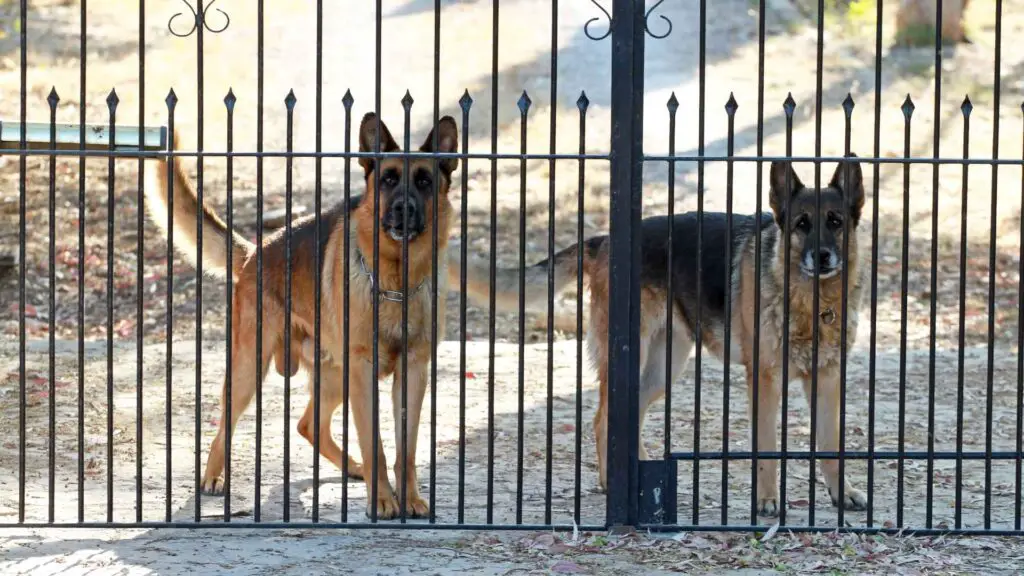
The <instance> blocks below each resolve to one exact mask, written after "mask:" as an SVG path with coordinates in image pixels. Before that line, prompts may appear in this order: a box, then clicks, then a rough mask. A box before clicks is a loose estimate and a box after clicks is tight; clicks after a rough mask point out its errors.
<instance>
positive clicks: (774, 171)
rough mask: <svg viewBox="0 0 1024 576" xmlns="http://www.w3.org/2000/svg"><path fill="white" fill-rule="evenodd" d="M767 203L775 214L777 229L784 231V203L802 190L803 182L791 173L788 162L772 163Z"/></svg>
mask: <svg viewBox="0 0 1024 576" xmlns="http://www.w3.org/2000/svg"><path fill="white" fill-rule="evenodd" d="M768 186H769V189H770V190H769V194H768V203H769V204H770V205H771V207H772V212H774V213H775V222H776V223H778V225H779V227H781V228H782V229H784V230H785V229H786V225H785V222H786V202H787V201H788V200H789V199H791V198H792V197H793V196H796V194H797V193H798V192H800V191H801V190H803V189H804V184H803V182H801V181H800V178H799V177H798V176H797V175H796V172H794V171H793V166H792V164H790V163H789V162H784V161H776V162H772V167H771V173H770V175H769V177H768Z"/></svg>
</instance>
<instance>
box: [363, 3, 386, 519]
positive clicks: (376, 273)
mask: <svg viewBox="0 0 1024 576" xmlns="http://www.w3.org/2000/svg"><path fill="white" fill-rule="evenodd" d="M382 16H383V14H382V13H381V0H377V10H376V34H375V36H374V44H375V45H376V54H375V58H374V68H375V71H374V92H373V94H374V96H373V111H374V128H375V130H374V138H373V139H374V143H373V151H374V153H375V154H378V156H374V160H373V165H374V170H373V267H372V268H371V271H372V274H373V276H372V282H371V283H370V298H371V300H372V306H373V361H372V362H371V364H373V366H372V373H371V374H372V375H371V378H372V381H371V387H372V390H371V401H370V414H371V415H372V416H373V425H372V428H373V429H372V432H371V444H372V446H373V448H372V456H371V457H370V459H371V463H370V466H371V468H370V474H371V482H370V494H369V498H370V500H369V506H368V507H369V509H370V521H371V522H373V523H376V522H377V482H378V481H379V478H378V472H377V464H378V461H379V452H380V450H378V449H377V447H378V446H380V408H379V406H380V399H379V395H380V381H379V377H380V355H379V350H380V297H379V289H380V169H379V168H380V164H381V157H380V156H379V154H380V152H381V147H380V145H381V142H380V129H381V121H380V83H381V18H382ZM365 467H366V462H363V468H365Z"/></svg>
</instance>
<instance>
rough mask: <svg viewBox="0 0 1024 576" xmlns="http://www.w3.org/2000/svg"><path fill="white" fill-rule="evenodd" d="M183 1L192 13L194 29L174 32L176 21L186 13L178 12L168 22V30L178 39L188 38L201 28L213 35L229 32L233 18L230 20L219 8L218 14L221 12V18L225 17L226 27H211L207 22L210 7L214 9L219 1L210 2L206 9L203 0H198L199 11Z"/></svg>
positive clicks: (187, 1)
mask: <svg viewBox="0 0 1024 576" xmlns="http://www.w3.org/2000/svg"><path fill="white" fill-rule="evenodd" d="M181 1H182V2H184V3H185V6H188V9H189V11H190V12H192V17H193V18H192V27H191V28H189V29H188V30H187V31H185V32H175V30H174V20H175V19H176V18H177V17H178V16H181V15H183V14H184V12H178V13H177V14H175V15H174V16H171V19H170V20H168V21H167V29H168V30H170V32H171V34H174V35H175V36H177V37H178V38H187V37H189V36H191V35H192V34H193V33H194V32H195V31H196V30H197V29H198V28H199V27H200V26H202V27H203V28H206V30H207V31H209V32H211V33H213V34H220V33H221V32H223V31H225V30H227V29H228V26H229V25H230V24H231V18H229V17H228V15H227V14H226V13H225V12H224V11H223V10H221V9H220V8H217V9H216V10H217V12H220V14H221V16H223V17H224V25H223V26H221V27H220V28H211V27H210V23H209V22H208V21H207V20H206V14H207V13H208V12H209V11H210V7H212V6H213V4H214V3H215V2H217V0H210V3H209V4H207V5H206V6H205V7H204V6H203V0H196V3H197V4H196V6H198V7H199V8H198V10H197V9H196V8H195V7H194V6H192V3H191V2H189V0H181Z"/></svg>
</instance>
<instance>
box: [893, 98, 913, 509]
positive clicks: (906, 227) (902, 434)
mask: <svg viewBox="0 0 1024 576" xmlns="http://www.w3.org/2000/svg"><path fill="white" fill-rule="evenodd" d="M902 111H903V118H904V124H903V157H904V158H908V159H909V158H910V119H911V117H912V116H913V114H914V102H913V101H912V100H911V99H910V94H907V98H906V100H904V101H903V106H902ZM909 251H910V164H909V163H904V164H903V255H902V257H901V258H900V398H899V438H898V440H897V442H898V444H899V458H898V461H897V468H896V526H898V527H903V480H904V467H905V464H906V462H905V460H906V459H905V457H904V451H905V447H906V428H907V427H906V419H907V410H906V408H907V274H908V269H907V260H908V258H909Z"/></svg>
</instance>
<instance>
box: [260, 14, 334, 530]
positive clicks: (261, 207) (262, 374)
mask: <svg viewBox="0 0 1024 576" xmlns="http://www.w3.org/2000/svg"><path fill="white" fill-rule="evenodd" d="M346 142H347V141H346ZM346 161H347V160H346ZM345 278H346V282H347V278H348V276H345ZM346 325H347V323H346ZM256 357H257V358H259V359H260V361H259V362H257V363H256V381H255V382H254V384H255V386H256V455H255V460H256V461H255V462H254V463H253V490H252V491H253V508H252V518H253V521H254V522H259V521H260V516H261V513H262V509H261V506H260V503H261V501H262V500H261V498H262V496H261V492H262V491H261V490H260V488H261V485H262V483H263V480H262V478H263V475H262V472H263V446H262V442H263V377H264V376H265V374H264V373H263V366H264V363H263V0H257V2H256ZM345 414H346V415H347V414H348V412H346V413H345ZM344 488H345V485H344V484H342V490H344Z"/></svg>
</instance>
